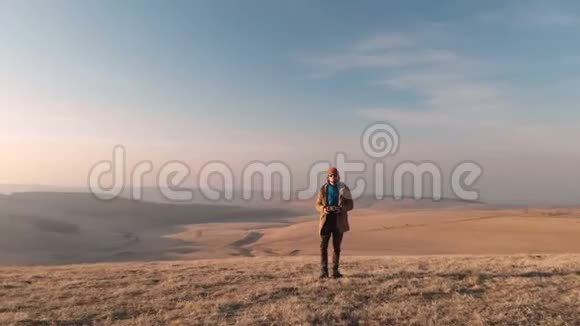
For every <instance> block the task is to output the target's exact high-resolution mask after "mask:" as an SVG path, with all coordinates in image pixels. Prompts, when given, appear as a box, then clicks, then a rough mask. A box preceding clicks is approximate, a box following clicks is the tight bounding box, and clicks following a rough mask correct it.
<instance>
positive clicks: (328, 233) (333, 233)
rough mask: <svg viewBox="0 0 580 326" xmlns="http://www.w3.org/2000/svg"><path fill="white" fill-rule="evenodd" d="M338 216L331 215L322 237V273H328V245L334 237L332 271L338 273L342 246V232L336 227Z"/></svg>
mask: <svg viewBox="0 0 580 326" xmlns="http://www.w3.org/2000/svg"><path fill="white" fill-rule="evenodd" d="M336 219H337V216H336V214H329V215H328V216H327V217H326V222H325V223H324V225H323V227H322V231H321V235H320V265H321V268H322V271H323V272H325V271H328V243H329V242H330V238H331V237H332V248H333V251H334V252H333V255H332V270H333V271H338V263H339V260H340V244H341V243H342V232H340V231H339V230H338V228H337V226H336Z"/></svg>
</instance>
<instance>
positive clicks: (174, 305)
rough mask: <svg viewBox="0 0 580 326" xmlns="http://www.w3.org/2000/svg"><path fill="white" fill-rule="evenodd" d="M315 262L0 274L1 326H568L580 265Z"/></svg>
mask: <svg viewBox="0 0 580 326" xmlns="http://www.w3.org/2000/svg"><path fill="white" fill-rule="evenodd" d="M344 260H345V261H344V264H343V273H344V274H345V275H346V277H345V278H343V279H340V280H332V279H331V280H323V281H321V280H318V279H317V273H318V259H317V257H287V258H280V257H255V258H232V259H222V260H198V261H177V262H151V263H119V264H94V265H68V266H49V267H3V268H0V324H22V325H51V324H54V325H57V324H66V325H76V324H87V325H90V324H119V325H135V324H137V325H150V324H175V325H181V324H183V325H189V324H199V323H209V324H216V323H217V324H226V323H227V324H230V323H236V322H238V323H239V324H265V323H268V324H269V323H278V324H296V323H306V324H310V323H315V324H359V323H360V324H363V323H365V324H368V323H370V324H379V323H380V324H383V325H401V324H417V325H420V324H421V325H422V324H438V325H443V324H461V325H462V324H474V325H496V324H497V325H499V324H501V325H505V324H514V325H517V324H522V325H526V324H539V323H545V324H551V325H563V324H574V323H576V322H577V321H578V320H580V309H579V308H578V307H580V255H517V256H430V257H345V259H344Z"/></svg>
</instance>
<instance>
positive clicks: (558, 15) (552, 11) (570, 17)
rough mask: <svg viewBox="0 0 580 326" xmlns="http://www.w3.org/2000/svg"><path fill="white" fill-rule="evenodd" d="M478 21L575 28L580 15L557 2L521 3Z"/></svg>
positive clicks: (479, 17) (487, 13)
mask: <svg viewBox="0 0 580 326" xmlns="http://www.w3.org/2000/svg"><path fill="white" fill-rule="evenodd" d="M476 19H478V20H479V21H481V22H484V23H489V24H498V23H501V24H506V25H511V26H518V27H530V26H539V27H548V26H553V27H573V26H577V25H580V15H578V14H576V13H574V12H573V11H570V10H567V9H566V8H563V7H561V6H559V5H558V3H557V2H555V1H552V2H551V1H545V2H532V1H526V2H520V3H518V4H517V5H508V6H505V7H503V8H500V9H496V10H493V11H488V12H484V13H481V14H479V15H477V17H476Z"/></svg>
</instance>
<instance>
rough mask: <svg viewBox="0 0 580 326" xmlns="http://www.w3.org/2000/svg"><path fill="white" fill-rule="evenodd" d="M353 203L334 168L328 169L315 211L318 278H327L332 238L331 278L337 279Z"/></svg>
mask: <svg viewBox="0 0 580 326" xmlns="http://www.w3.org/2000/svg"><path fill="white" fill-rule="evenodd" d="M353 207H354V203H353V200H352V196H351V194H350V189H348V187H347V186H346V185H345V184H344V183H342V182H341V181H340V175H339V174H338V170H337V169H336V168H330V169H329V170H328V173H327V183H326V184H324V185H323V186H322V187H321V188H320V191H319V192H318V198H317V200H316V210H317V211H319V212H320V223H319V234H320V256H321V260H320V264H321V272H320V278H328V243H329V241H330V238H331V237H332V247H333V250H334V254H333V256H332V277H333V278H339V277H342V274H340V272H339V271H338V262H339V259H340V245H341V242H342V235H343V233H344V232H346V231H348V230H349V229H350V227H349V225H348V213H347V212H348V211H350V210H351V209H353Z"/></svg>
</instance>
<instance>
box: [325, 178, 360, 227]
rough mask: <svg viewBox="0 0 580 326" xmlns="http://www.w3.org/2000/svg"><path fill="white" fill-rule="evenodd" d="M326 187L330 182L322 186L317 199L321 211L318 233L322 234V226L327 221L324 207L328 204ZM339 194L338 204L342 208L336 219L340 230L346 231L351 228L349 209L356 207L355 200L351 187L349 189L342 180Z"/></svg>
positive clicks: (339, 184)
mask: <svg viewBox="0 0 580 326" xmlns="http://www.w3.org/2000/svg"><path fill="white" fill-rule="evenodd" d="M326 187H328V183H326V184H324V185H323V186H322V187H321V188H320V191H319V192H318V198H317V199H316V210H317V211H318V212H320V223H319V225H318V234H321V232H322V227H323V226H324V222H325V221H326V214H325V213H324V207H325V206H326ZM338 194H339V195H338V206H340V207H341V210H340V214H339V215H338V218H337V220H336V224H337V227H338V230H339V231H340V232H346V231H348V230H350V226H349V225H348V211H350V210H352V209H353V208H354V201H353V200H352V195H351V193H350V189H348V187H347V186H346V185H345V184H344V183H342V182H339V183H338Z"/></svg>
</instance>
